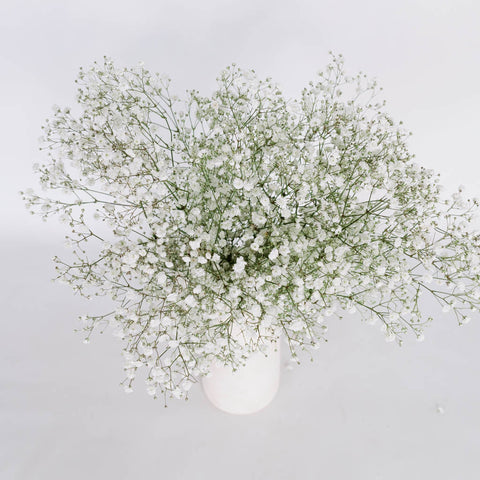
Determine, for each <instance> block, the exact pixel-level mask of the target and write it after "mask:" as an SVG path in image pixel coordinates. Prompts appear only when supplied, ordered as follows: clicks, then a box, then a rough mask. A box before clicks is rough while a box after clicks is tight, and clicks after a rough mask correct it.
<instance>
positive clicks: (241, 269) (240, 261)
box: [233, 257, 247, 275]
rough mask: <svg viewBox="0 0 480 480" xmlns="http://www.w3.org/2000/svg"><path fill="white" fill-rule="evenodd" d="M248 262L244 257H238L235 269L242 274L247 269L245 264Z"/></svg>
mask: <svg viewBox="0 0 480 480" xmlns="http://www.w3.org/2000/svg"><path fill="white" fill-rule="evenodd" d="M246 264H247V262H246V261H245V260H244V259H243V257H238V258H237V261H236V262H235V265H234V266H233V271H234V272H235V273H236V274H237V275H240V274H242V273H243V272H244V271H245V265H246Z"/></svg>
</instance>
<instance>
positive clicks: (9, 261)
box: [0, 0, 480, 480]
mask: <svg viewBox="0 0 480 480" xmlns="http://www.w3.org/2000/svg"><path fill="white" fill-rule="evenodd" d="M479 18H480V4H479V3H478V2H476V1H473V0H472V1H458V0H456V1H454V0H439V1H433V0H431V1H427V0H408V1H402V2H397V1H388V0H387V1H385V0H375V1H365V2H357V1H355V0H349V1H333V0H331V1H312V2H307V1H305V0H298V1H295V2H282V1H274V0H271V1H262V0H258V1H253V0H243V1H241V2H240V1H233V0H230V1H228V0H227V1H225V0H222V1H221V0H216V1H214V0H208V1H178V2H166V1H161V0H155V1H153V0H152V1H138V2H131V1H130V2H126V1H113V0H108V1H107V0H104V1H102V0H95V1H94V0H85V1H82V2H73V1H66V0H57V1H52V0H41V1H40V0H38V1H33V0H32V1H21V0H19V1H15V2H13V1H10V2H9V1H2V2H0V82H1V86H2V88H1V89H0V132H1V134H0V136H1V140H2V153H1V157H0V158H1V160H0V161H1V167H2V170H1V175H0V225H1V226H2V227H1V231H0V265H1V267H2V270H1V271H2V275H1V277H0V300H1V305H2V315H1V317H0V326H1V330H0V479H1V480H11V479H14V480H64V479H69V480H76V479H79V480H80V479H81V480H84V479H85V478H88V479H91V480H96V479H101V480H106V479H108V480H109V479H113V480H123V479H132V478H169V479H172V480H177V479H189V480H202V479H204V478H208V479H210V480H216V479H222V480H223V479H225V478H229V479H232V480H237V479H242V480H246V479H248V480H250V479H252V480H255V479H262V480H265V479H267V480H269V479H274V480H281V479H288V480H291V479H302V480H303V479H306V480H309V479H312V480H313V479H314V480H318V479H323V478H325V479H334V480H352V479H355V480H378V479H385V480H397V479H398V480H400V479H401V480H404V479H407V478H408V479H412V480H416V479H435V480H477V479H478V478H479V477H480V473H479V472H480V457H479V455H478V452H479V449H480V413H479V408H480V385H479V378H480V349H479V348H478V345H479V339H480V318H474V319H473V320H472V322H471V323H470V324H469V325H467V326H465V327H463V328H459V327H457V326H456V325H455V322H454V320H453V319H452V318H451V317H449V316H446V315H442V314H437V311H436V310H435V311H434V313H435V316H436V317H437V319H436V320H437V321H436V322H435V325H433V326H432V327H431V328H430V330H429V331H427V335H426V341H425V342H424V343H422V344H418V343H416V342H414V341H412V342H409V343H407V344H406V345H405V346H404V347H402V348H398V347H397V346H396V345H394V344H386V343H385V342H384V340H383V336H382V335H381V334H380V333H379V332H378V330H377V329H376V328H375V327H369V326H366V325H362V324H360V322H359V321H358V319H357V318H356V317H355V316H352V317H351V318H348V319H345V320H343V321H341V322H340V321H338V322H331V323H330V332H329V340H330V341H329V343H328V344H326V345H324V346H322V348H321V349H320V350H319V351H318V352H316V354H315V362H314V363H310V362H309V361H305V362H304V363H303V364H302V365H301V366H300V367H298V368H295V369H294V370H293V371H289V370H285V368H284V371H283V372H282V380H281V386H280V390H279V393H278V395H277V397H276V398H275V400H274V401H273V403H272V404H271V405H270V406H269V407H268V408H266V409H265V410H263V411H261V412H259V413H258V414H255V415H252V416H246V417H244V416H242V417H236V416H229V415H227V414H224V413H222V412H219V411H218V410H216V409H215V408H213V407H212V406H211V405H210V404H209V403H208V401H207V400H206V399H205V397H204V396H203V394H202V392H201V389H200V387H199V386H198V385H196V386H194V387H193V388H192V392H191V393H192V395H191V399H190V400H189V401H188V402H186V403H184V402H180V403H179V402H174V401H172V402H171V403H170V406H169V408H167V409H165V408H163V404H162V402H161V401H157V402H155V401H154V400H152V399H151V398H150V397H149V396H148V395H147V394H146V393H145V392H144V391H143V390H142V388H139V390H138V391H136V392H134V393H133V394H132V395H130V396H128V395H125V394H124V393H123V391H122V389H121V388H120V387H118V383H119V381H120V380H121V379H122V369H121V367H122V363H121V356H120V345H119V344H118V343H117V341H116V340H114V339H113V338H111V337H110V336H109V335H108V334H105V335H104V336H97V337H96V338H95V340H93V342H92V344H90V345H83V344H82V343H81V337H80V336H78V335H76V334H74V333H73V328H74V327H75V326H76V323H75V320H74V319H75V317H76V315H77V314H81V313H84V312H85V311H87V310H88V309H89V308H93V307H89V306H88V305H87V304H86V303H85V302H83V301H82V300H81V299H79V298H77V297H73V296H72V295H71V294H70V291H69V290H68V289H67V288H65V287H61V286H59V285H54V284H51V283H50V282H49V279H50V278H51V277H53V268H52V265H51V262H50V258H51V257H52V256H53V255H55V254H59V253H61V250H62V247H61V228H60V226H59V225H57V224H56V223H55V222H53V223H50V224H43V223H41V222H40V221H38V220H37V219H33V218H31V217H30V216H28V215H27V214H26V212H25V211H24V210H23V206H22V204H21V202H20V200H19V198H18V197H17V195H16V192H17V191H18V190H20V189H21V188H24V187H27V186H32V185H34V180H33V176H32V175H31V164H32V163H33V162H34V161H37V160H38V158H39V156H38V152H37V150H36V148H37V143H36V140H37V137H38V136H40V133H41V132H40V128H39V126H40V124H41V123H42V122H43V119H44V118H45V117H47V116H49V115H50V114H51V109H50V107H51V105H52V104H53V103H57V104H60V105H65V104H68V103H72V101H73V95H74V84H73V79H74V77H75V75H76V72H77V68H78V67H79V66H80V65H86V64H88V63H90V62H91V61H92V60H93V59H95V58H97V59H100V58H101V56H102V55H103V54H107V55H111V56H113V57H114V58H115V59H116V60H117V61H118V62H119V63H125V64H132V63H135V62H137V61H138V60H140V59H142V60H144V61H145V63H146V65H147V66H149V67H150V68H151V69H152V70H154V71H155V70H158V71H161V72H167V73H170V74H171V76H172V77H173V82H174V85H177V86H178V90H177V91H178V92H179V93H181V92H182V91H183V90H184V89H185V88H199V89H200V90H201V91H205V92H208V91H209V90H211V89H212V88H213V86H214V84H213V81H214V78H215V76H216V75H217V73H218V70H219V69H220V68H222V67H224V66H226V65H228V64H230V63H231V62H234V61H235V62H237V63H238V64H240V65H242V66H244V67H253V68H256V69H257V71H258V72H259V73H260V74H261V75H271V76H273V77H274V78H275V79H276V80H277V81H278V82H279V83H281V84H282V85H283V86H284V87H285V90H286V91H287V93H288V94H290V95H294V94H297V93H298V92H299V91H300V89H301V88H302V87H303V86H304V85H305V84H306V83H307V82H308V81H309V80H310V79H311V78H312V77H313V75H314V72H315V71H316V70H317V69H319V68H321V67H323V66H324V65H325V63H326V61H327V57H328V54H327V52H328V50H330V49H333V50H335V51H336V52H342V53H343V54H344V55H345V58H346V64H347V67H349V68H351V70H352V71H356V70H357V69H362V70H364V71H365V72H368V73H369V74H371V75H374V76H377V78H378V79H379V81H380V83H381V84H382V85H383V86H384V88H385V90H384V92H385V97H386V99H387V100H388V105H389V110H390V112H391V113H392V115H393V116H394V117H395V118H396V119H399V120H400V119H402V120H404V121H405V123H406V125H407V126H408V127H409V128H410V129H411V130H412V131H413V132H414V136H413V138H412V141H411V146H412V151H414V152H415V153H416V154H417V158H418V161H419V162H421V163H422V164H423V165H426V166H428V167H433V168H436V169H437V170H438V171H440V172H442V173H444V181H445V182H446V183H447V184H448V185H450V186H454V185H456V184H458V183H464V184H465V185H466V186H467V187H468V189H469V190H470V191H471V192H472V193H475V194H478V193H479V192H480V180H479V178H480V176H479V174H480V161H479V160H480V158H479V153H478V131H479V129H480V121H479V116H478V112H479V111H480V94H479V83H478V78H479V74H480V55H479V52H480V28H479V23H480V21H479ZM284 353H286V349H284ZM439 407H440V408H439ZM441 409H443V410H444V414H440V413H439V412H438V411H437V410H441Z"/></svg>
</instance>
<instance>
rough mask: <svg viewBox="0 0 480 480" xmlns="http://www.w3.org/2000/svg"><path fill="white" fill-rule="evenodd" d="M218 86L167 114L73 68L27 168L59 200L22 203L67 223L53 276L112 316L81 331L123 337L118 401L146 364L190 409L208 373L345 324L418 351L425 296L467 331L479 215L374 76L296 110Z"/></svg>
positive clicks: (129, 81) (344, 82) (145, 97)
mask: <svg viewBox="0 0 480 480" xmlns="http://www.w3.org/2000/svg"><path fill="white" fill-rule="evenodd" d="M217 80H218V87H217V89H216V91H215V92H214V93H213V94H212V96H211V97H203V96H201V95H200V93H199V92H198V91H195V90H194V91H190V92H187V99H186V100H185V101H180V99H179V98H178V97H176V96H175V95H172V94H171V93H170V80H169V79H168V78H166V77H162V76H160V75H156V74H151V73H149V72H148V71H147V70H146V69H145V68H144V67H143V66H142V65H139V66H137V67H134V68H123V69H122V68H118V67H116V66H115V65H114V64H113V62H112V61H111V60H110V59H108V58H105V60H104V62H103V64H96V63H95V64H94V65H93V66H92V67H91V68H89V69H88V70H83V69H81V70H80V74H79V77H78V80H77V82H78V84H79V90H78V97H77V100H78V105H79V107H80V108H79V110H78V112H73V111H71V110H70V109H68V108H58V107H55V113H54V115H53V118H51V119H50V120H48V121H47V123H46V125H45V127H44V148H45V149H46V150H47V152H48V161H46V163H45V164H43V165H36V170H37V171H38V174H39V176H40V181H41V184H42V186H43V187H44V188H45V189H46V190H50V191H53V192H57V193H58V195H56V196H55V198H46V197H44V196H39V195H37V194H35V193H34V192H32V191H27V192H24V193H23V195H24V198H25V201H26V203H27V205H28V207H29V208H30V209H31V210H32V212H38V213H40V214H41V215H42V216H43V218H45V219H47V218H48V217H50V216H51V215H58V216H59V217H60V219H61V220H62V221H63V222H65V223H66V224H67V225H69V227H70V229H71V232H72V233H71V235H69V236H68V242H69V245H71V246H72V251H73V259H72V260H71V261H66V260H61V259H59V258H56V262H57V267H56V268H57V270H58V278H59V279H61V280H63V281H65V282H66V283H68V284H70V285H71V286H72V287H73V288H74V290H75V291H77V292H79V293H81V294H82V295H85V296H86V297H88V298H90V297H91V296H92V295H107V296H109V297H110V298H111V299H113V301H114V302H115V305H116V308H115V309H114V310H113V311H112V312H109V313H108V314H105V315H100V316H95V315H92V316H83V317H82V321H83V327H82V328H83V331H84V332H85V335H86V339H87V340H88V339H89V338H90V334H91V332H92V331H93V330H94V328H95V327H96V326H99V327H100V328H102V329H103V328H104V327H106V326H109V327H111V328H112V329H113V331H114V334H115V335H117V336H118V337H120V338H121V339H122V340H123V342H124V357H125V362H126V364H125V372H126V380H125V382H124V384H125V388H126V390H127V391H130V390H131V388H132V384H133V381H134V378H135V376H136V374H137V371H138V369H139V368H141V367H146V369H147V380H146V381H147V390H148V393H149V394H151V395H153V396H159V395H160V394H163V395H164V396H165V398H166V396H167V395H169V396H174V397H176V398H182V397H186V396H187V395H188V393H187V392H188V390H189V388H190V386H191V385H192V382H195V381H196V380H198V378H199V377H201V376H202V375H205V374H207V373H208V371H209V368H210V365H211V362H212V360H214V359H218V360H219V361H221V362H224V363H226V364H230V365H232V366H233V367H234V368H238V367H239V366H240V365H242V364H243V363H244V362H245V360H246V358H247V357H248V354H249V353H250V352H252V351H254V350H258V349H260V350H262V349H264V348H265V347H266V346H267V345H268V343H269V342H270V341H272V340H275V339H277V338H278V337H279V336H281V335H284V337H285V338H286V340H287V341H288V344H289V346H290V350H291V353H292V356H293V358H296V357H297V353H298V351H299V350H301V349H309V348H318V346H319V343H320V342H321V341H322V340H324V339H325V333H326V330H327V325H326V324H327V321H328V317H331V316H333V317H338V316H341V315H343V314H344V313H345V312H350V313H353V312H359V314H360V315H361V317H362V318H363V319H365V320H367V321H369V322H375V321H379V322H380V325H381V328H382V330H383V331H384V333H385V336H386V339H387V340H395V339H397V341H398V342H401V341H402V338H403V337H404V335H405V334H407V333H408V332H411V333H413V334H414V335H415V336H416V337H417V338H418V339H422V338H423V330H424V327H425V325H426V323H427V322H428V321H429V320H431V318H428V317H425V316H424V315H423V314H422V311H421V309H420V302H419V297H420V296H421V295H422V294H423V293H425V292H426V293H427V294H429V295H431V296H433V297H434V298H435V299H436V300H437V301H438V302H439V303H440V304H441V305H442V307H443V308H444V310H452V311H453V312H454V313H455V315H456V317H457V319H458V321H459V323H460V324H463V323H465V322H467V321H468V320H469V315H470V314H471V312H477V311H478V307H479V305H480V261H479V259H480V256H479V253H480V248H479V247H480V237H479V235H478V234H477V233H475V232H474V230H473V229H472V226H471V222H472V219H473V214H474V213H475V210H476V207H477V206H478V201H477V200H465V199H463V197H462V194H461V191H459V192H458V193H456V194H455V195H453V196H452V197H449V198H443V196H442V195H441V188H440V185H439V179H438V175H435V174H434V173H433V172H432V171H430V170H427V169H425V168H423V167H420V166H418V165H417V164H416V163H414V161H413V159H412V155H411V154H410V153H409V152H408V149H407V146H406V142H407V138H408V136H409V134H408V133H407V132H405V131H404V130H403V128H402V127H401V125H397V124H395V123H394V122H393V120H392V119H391V118H390V117H389V116H388V115H387V114H386V113H385V111H384V103H383V102H380V101H378V100H377V95H378V90H379V89H378V88H377V85H376V83H375V82H374V81H371V80H369V79H368V78H367V77H366V76H365V75H363V74H359V75H356V76H349V75H347V74H346V73H345V71H344V65H343V58H342V56H341V55H340V56H333V57H332V61H331V63H330V64H329V65H328V66H327V67H326V68H325V69H324V71H322V72H319V74H318V76H317V78H316V80H315V81H313V82H310V83H309V85H308V87H307V88H305V89H304V90H303V91H302V93H301V96H300V98H299V99H286V98H285V97H284V95H283V94H282V92H281V91H280V89H279V88H278V86H277V85H276V84H274V83H273V81H272V80H271V79H269V78H267V79H265V80H262V79H259V78H258V77H257V76H256V74H255V72H254V71H253V70H249V71H247V70H242V69H240V68H238V67H237V66H236V65H232V66H230V67H228V68H226V69H225V70H223V71H222V72H221V74H220V76H219V77H218V79H217ZM87 246H88V249H87ZM92 251H93V254H92Z"/></svg>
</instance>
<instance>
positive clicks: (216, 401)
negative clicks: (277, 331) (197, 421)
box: [202, 341, 280, 415]
mask: <svg viewBox="0 0 480 480" xmlns="http://www.w3.org/2000/svg"><path fill="white" fill-rule="evenodd" d="M202 385H203V391H204V392H205V395H206V397H207V398H208V399H209V400H210V402H211V403H212V404H213V405H214V406H215V407H217V408H218V409H220V410H223V411H224V412H227V413H232V414H235V415H247V414H250V413H255V412H258V411H259V410H261V409H262V408H264V407H266V406H267V405H268V404H269V403H270V402H271V401H272V400H273V398H274V397H275V394H276V393H277V390H278V387H279V385H280V341H277V342H275V343H271V344H270V345H269V346H268V348H267V350H266V351H265V353H263V352H254V353H252V354H251V355H250V357H249V358H248V360H247V362H246V365H245V366H242V367H240V368H239V369H237V371H235V372H234V371H233V370H232V368H231V367H230V366H223V365H216V364H214V365H212V367H211V371H210V375H209V376H207V377H204V378H203V379H202Z"/></svg>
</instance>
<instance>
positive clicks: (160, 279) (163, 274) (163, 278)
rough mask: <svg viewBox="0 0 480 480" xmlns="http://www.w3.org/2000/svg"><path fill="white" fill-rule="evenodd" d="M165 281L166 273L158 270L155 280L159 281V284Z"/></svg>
mask: <svg viewBox="0 0 480 480" xmlns="http://www.w3.org/2000/svg"><path fill="white" fill-rule="evenodd" d="M166 281H167V275H166V274H165V272H160V273H159V274H158V275H157V282H158V283H159V285H163V284H164V283H165V282H166Z"/></svg>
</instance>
